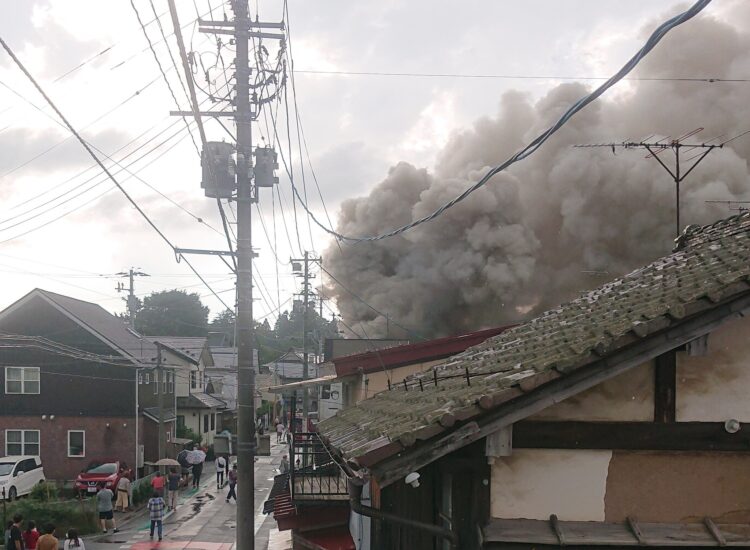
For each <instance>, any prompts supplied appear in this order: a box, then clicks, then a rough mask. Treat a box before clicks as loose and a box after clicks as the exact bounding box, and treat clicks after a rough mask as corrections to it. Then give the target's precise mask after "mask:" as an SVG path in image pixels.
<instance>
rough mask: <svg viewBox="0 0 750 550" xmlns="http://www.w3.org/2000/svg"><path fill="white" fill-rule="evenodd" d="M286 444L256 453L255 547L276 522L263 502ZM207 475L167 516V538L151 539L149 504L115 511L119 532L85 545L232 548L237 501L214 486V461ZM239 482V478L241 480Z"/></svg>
mask: <svg viewBox="0 0 750 550" xmlns="http://www.w3.org/2000/svg"><path fill="white" fill-rule="evenodd" d="M284 452H285V451H284V448H283V446H282V445H275V444H274V445H272V448H271V456H270V457H258V460H257V462H256V463H255V489H256V490H255V503H254V504H255V506H254V508H255V511H256V514H255V537H256V538H255V541H256V542H255V548H256V550H265V549H266V548H267V546H268V533H269V531H270V530H271V529H272V528H274V527H275V526H276V522H274V521H273V517H271V516H268V517H266V516H264V515H263V514H262V512H261V510H262V508H263V502H264V501H265V500H266V497H267V495H268V492H269V491H270V489H271V486H272V485H273V476H274V475H275V474H276V473H277V471H276V467H277V466H278V463H279V461H280V459H281V455H282V454H283V453H284ZM203 475H204V479H203V482H202V483H201V486H200V488H199V489H197V490H196V489H190V490H187V491H184V492H183V493H182V494H181V495H180V498H179V502H178V505H177V509H176V510H175V511H174V512H171V513H169V514H168V515H167V517H166V518H165V520H164V526H163V540H162V541H161V542H159V541H158V540H156V539H157V537H156V534H155V535H154V540H153V541H151V540H149V527H150V522H149V518H148V511H146V510H145V509H143V510H141V511H139V512H136V513H133V514H128V515H127V516H122V515H116V516H115V519H116V520H118V527H120V532H119V533H112V532H111V531H110V533H109V534H107V535H103V534H102V535H89V536H88V537H84V538H85V544H86V549H87V550H151V549H157V550H233V546H234V544H235V540H236V534H235V533H236V530H237V522H236V508H237V505H236V503H235V502H234V501H231V502H226V493H227V490H228V488H227V487H226V486H225V487H223V488H222V489H218V488H217V487H216V476H215V473H214V468H213V464H211V465H209V464H206V467H205V469H204V474H203ZM240 481H241V480H240Z"/></svg>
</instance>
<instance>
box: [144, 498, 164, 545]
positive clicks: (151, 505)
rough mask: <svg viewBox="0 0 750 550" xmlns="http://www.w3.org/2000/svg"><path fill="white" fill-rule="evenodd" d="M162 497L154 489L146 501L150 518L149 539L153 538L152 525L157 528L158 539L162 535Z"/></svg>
mask: <svg viewBox="0 0 750 550" xmlns="http://www.w3.org/2000/svg"><path fill="white" fill-rule="evenodd" d="M164 508H165V504H164V499H163V498H161V495H160V494H159V493H157V492H156V491H154V494H153V496H152V497H151V498H150V499H149V501H148V515H149V517H150V518H151V540H154V527H156V528H157V531H158V534H159V540H161V535H162V521H163V520H164Z"/></svg>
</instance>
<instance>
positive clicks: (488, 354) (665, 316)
mask: <svg viewBox="0 0 750 550" xmlns="http://www.w3.org/2000/svg"><path fill="white" fill-rule="evenodd" d="M748 277H750V213H747V212H746V213H743V214H741V215H738V216H734V217H732V218H729V219H727V220H722V221H720V222H717V223H715V224H712V225H709V226H706V227H702V228H697V227H689V228H688V229H686V231H685V234H684V235H683V236H682V237H681V238H680V239H679V240H678V249H676V250H675V251H674V252H673V253H672V254H669V255H667V256H664V257H662V258H659V259H658V260H656V261H654V262H652V263H650V264H648V265H646V266H645V267H642V268H640V269H637V270H635V271H633V272H632V273H629V274H628V275H625V276H624V277H620V278H618V279H615V280H614V281H612V282H610V283H607V284H605V285H602V286H600V287H599V288H596V289H594V290H591V291H589V292H585V293H583V294H582V295H581V297H580V298H578V299H577V300H574V301H572V302H569V303H566V304H563V305H561V306H559V307H558V308H556V309H553V310H550V311H547V312H545V313H543V314H542V315H540V316H539V317H537V318H535V319H532V320H530V321H528V322H526V323H523V324H521V325H518V326H516V327H514V328H511V329H509V330H507V331H505V332H503V333H501V334H499V335H497V336H494V337H492V338H490V339H488V340H487V341H485V342H484V343H482V344H479V345H477V346H474V347H471V348H469V349H467V350H466V351H465V352H463V353H460V354H458V355H456V356H454V357H453V358H451V359H450V360H448V361H446V362H445V363H443V364H441V365H439V366H436V367H433V369H431V370H429V371H427V372H425V373H420V374H417V375H414V376H412V377H410V378H409V379H408V380H407V382H406V387H403V386H402V385H398V386H396V387H394V389H392V390H389V391H384V392H381V393H379V394H377V395H375V396H374V397H372V398H371V399H367V400H365V401H362V402H361V403H359V404H358V405H357V406H355V407H352V408H349V409H345V410H343V411H340V412H339V413H338V414H337V415H336V416H334V417H332V418H330V419H327V420H324V421H322V422H321V423H320V424H319V425H318V430H319V432H320V434H321V436H322V437H323V439H324V440H325V441H327V442H328V444H329V445H330V446H331V447H333V448H334V449H336V450H337V451H338V452H340V453H341V454H342V455H343V456H344V457H345V458H347V459H354V460H356V461H357V462H359V463H360V464H365V465H368V466H372V465H375V464H378V463H380V462H382V461H383V460H385V459H389V457H394V455H397V454H399V453H403V454H404V456H406V455H408V454H409V453H412V454H413V453H414V452H419V453H422V452H423V451H422V449H423V448H426V447H430V448H431V447H432V446H433V445H434V442H435V441H436V440H438V439H440V438H442V440H445V439H446V438H447V437H448V436H447V435H446V436H440V435H439V434H442V433H443V432H450V433H451V434H453V435H452V437H453V438H454V440H455V441H452V443H451V444H455V445H456V446H460V445H463V444H468V443H470V442H471V441H474V440H475V439H472V437H474V438H476V437H480V436H481V435H482V434H483V433H486V432H484V431H483V430H484V429H485V428H487V426H486V425H485V424H482V423H483V422H485V419H486V418H488V417H492V418H495V417H497V416H498V415H500V414H502V415H504V416H502V418H500V420H501V421H503V422H512V421H517V420H520V419H522V418H523V416H522V415H521V414H520V413H519V412H514V411H517V410H518V404H519V403H525V407H527V409H531V408H532V406H535V407H537V410H541V407H542V406H547V404H546V403H548V402H544V403H543V402H541V401H540V400H539V398H538V396H539V395H540V394H542V393H543V392H545V391H552V390H546V389H545V388H542V386H545V385H547V386H548V387H552V388H553V389H554V390H555V391H559V390H558V388H561V387H564V386H566V385H567V386H569V387H568V389H567V390H566V391H568V393H567V396H569V395H571V394H572V393H571V391H570V389H571V387H573V386H572V385H571V384H572V382H571V381H570V380H574V381H576V384H581V385H583V384H585V383H590V382H591V379H590V378H586V377H589V376H590V372H592V369H594V368H596V369H598V370H597V371H596V372H597V373H598V375H599V376H602V377H604V376H611V375H612V373H613V372H615V371H616V370H617V369H621V371H622V372H624V370H625V369H626V368H630V367H631V364H632V361H634V359H630V360H629V361H631V363H628V362H627V361H625V360H624V359H623V357H624V356H625V355H626V354H628V353H631V350H632V349H633V348H636V347H638V346H640V347H638V349H639V350H644V351H643V352H642V354H641V355H640V357H644V356H645V354H646V352H649V353H650V352H651V351H653V352H654V354H658V353H664V352H665V351H667V350H668V349H672V348H674V347H675V346H676V345H680V343H677V344H675V342H677V340H678V339H679V338H687V337H692V338H695V337H697V336H691V334H692V333H694V332H696V331H699V330H704V332H703V333H702V334H705V333H707V332H709V331H710V330H713V328H710V327H714V328H715V326H718V324H719V323H720V322H724V321H725V320H727V319H728V318H733V317H736V316H737V315H739V314H740V313H741V312H742V310H743V308H744V307H745V305H746V302H747V303H750V284H748ZM714 317H715V319H714ZM708 318H711V319H712V321H711V322H712V323H713V324H712V325H709V323H708V322H707V321H705V320H706V319H708ZM680 327H682V329H683V330H682V331H680V332H678V330H677V329H678V328H680ZM685 327H689V328H690V331H688V330H686V329H685ZM707 327H709V328H707ZM652 341H653V342H652ZM654 342H655V343H654ZM657 344H658V346H657ZM648 346H650V347H648ZM657 347H658V349H659V350H662V351H658V353H656V351H655V350H657ZM634 357H635V356H634ZM652 357H653V356H652ZM639 360H640V359H639ZM632 366H635V364H632ZM583 367H586V368H585V369H584V368H583ZM579 387H580V386H575V389H576V391H578V388H579ZM589 387H590V386H589ZM550 395H552V397H550V399H553V400H554V399H561V398H564V396H563V397H561V395H560V394H550ZM534 400H536V401H534ZM549 404H551V403H549ZM527 409H524V411H523V412H524V413H526V412H527ZM511 417H512V418H514V420H511V421H508V420H507V419H509V418H511ZM473 419H476V422H474V423H473V426H469V425H468V424H471V422H467V421H469V420H472V421H473ZM493 422H497V420H494V421H493ZM454 424H455V426H454ZM493 425H496V424H493ZM477 426H479V427H478V428H477ZM461 430H463V432H462V431H461ZM464 432H466V434H469V432H471V433H472V436H471V437H468V436H467V437H463V436H462V437H459V435H460V434H462V433H464ZM433 438H434V439H433ZM417 441H425V443H424V445H419V446H418V447H420V449H419V450H417V449H416V448H415V449H412V450H409V452H404V451H406V450H407V449H409V448H410V447H412V446H413V445H415V443H416V442H417ZM454 448H457V447H454ZM424 456H425V457H426V456H427V452H424ZM438 456H439V455H438ZM397 460H398V461H401V460H402V459H401V458H398V459H397V458H395V457H394V458H393V461H397ZM425 460H426V459H425ZM432 460H434V458H432ZM393 461H391V462H389V463H388V464H384V465H383V469H385V468H386V466H392V465H393V464H392V462H393ZM399 463H400V462H399ZM378 468H380V466H378ZM393 475H395V473H394V474H393ZM388 476H389V474H385V473H384V474H382V476H381V477H382V478H385V477H388Z"/></svg>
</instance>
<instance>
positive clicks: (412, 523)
mask: <svg viewBox="0 0 750 550" xmlns="http://www.w3.org/2000/svg"><path fill="white" fill-rule="evenodd" d="M348 488H349V505H350V506H351V509H352V511H353V512H357V513H358V514H360V515H363V516H367V517H368V518H375V519H379V520H381V521H385V522H388V523H395V524H397V525H404V526H406V527H412V528H414V529H419V530H421V531H425V532H427V533H430V534H431V535H434V536H436V537H440V538H441V539H444V540H447V541H448V542H450V545H451V549H453V550H457V549H458V535H457V534H456V533H454V532H453V531H451V530H450V529H445V528H443V527H438V526H437V525H433V524H432V523H423V522H421V521H416V520H413V519H408V518H405V517H402V516H398V515H396V514H389V513H388V512H383V511H382V510H378V509H377V508H372V507H370V506H365V505H364V504H362V481H361V480H360V479H356V478H355V479H352V478H349V483H348Z"/></svg>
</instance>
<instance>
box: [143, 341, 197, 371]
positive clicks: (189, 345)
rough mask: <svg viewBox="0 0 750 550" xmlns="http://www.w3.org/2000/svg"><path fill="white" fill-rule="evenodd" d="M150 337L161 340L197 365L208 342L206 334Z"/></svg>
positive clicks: (164, 344) (165, 345) (167, 346)
mask: <svg viewBox="0 0 750 550" xmlns="http://www.w3.org/2000/svg"><path fill="white" fill-rule="evenodd" d="M148 339H149V340H151V341H152V342H159V343H160V344H162V345H163V346H164V347H166V348H169V349H170V350H172V351H173V352H175V353H177V354H179V355H182V356H183V357H184V358H185V359H187V360H188V361H190V362H191V363H193V364H195V365H197V364H198V363H200V360H201V355H202V354H203V350H204V349H205V348H206V346H207V344H208V338H207V337H205V336H149V337H148Z"/></svg>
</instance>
